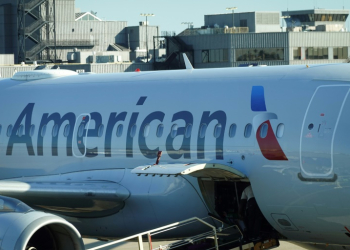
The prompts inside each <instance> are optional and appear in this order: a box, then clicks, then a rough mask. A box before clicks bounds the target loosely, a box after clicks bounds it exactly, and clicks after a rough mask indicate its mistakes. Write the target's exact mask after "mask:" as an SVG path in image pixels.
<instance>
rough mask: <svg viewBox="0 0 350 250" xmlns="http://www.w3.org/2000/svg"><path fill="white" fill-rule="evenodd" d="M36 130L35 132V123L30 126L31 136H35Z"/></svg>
mask: <svg viewBox="0 0 350 250" xmlns="http://www.w3.org/2000/svg"><path fill="white" fill-rule="evenodd" d="M34 132H35V125H34V124H32V126H30V130H29V136H30V137H33V135H34Z"/></svg>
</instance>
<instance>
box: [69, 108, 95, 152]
mask: <svg viewBox="0 0 350 250" xmlns="http://www.w3.org/2000/svg"><path fill="white" fill-rule="evenodd" d="M86 118H87V119H86ZM90 122H91V115H90V114H89V113H82V114H80V115H78V117H77V119H76V120H75V125H74V130H73V138H72V140H73V141H72V145H73V150H72V151H73V155H74V156H75V157H76V158H83V157H85V156H86V151H87V150H86V145H87V135H88V131H89V126H90ZM84 123H85V126H84V131H83V132H82V133H83V134H82V136H79V132H80V131H79V128H80V126H81V125H82V124H84ZM82 150H83V152H84V153H83V152H82Z"/></svg>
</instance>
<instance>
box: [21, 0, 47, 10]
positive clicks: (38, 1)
mask: <svg viewBox="0 0 350 250" xmlns="http://www.w3.org/2000/svg"><path fill="white" fill-rule="evenodd" d="M46 1H47V0H32V1H30V2H28V3H25V4H24V10H25V11H26V12H30V11H32V10H33V9H35V8H36V7H38V6H40V5H42V4H43V3H44V2H46Z"/></svg>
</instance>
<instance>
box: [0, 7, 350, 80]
mask: <svg viewBox="0 0 350 250" xmlns="http://www.w3.org/2000/svg"><path fill="white" fill-rule="evenodd" d="M348 16H349V10H326V9H312V10H300V11H283V12H282V13H281V12H279V11H270V12H263V11H253V12H244V13H226V14H208V15H205V16H204V25H203V26H201V27H198V28H194V27H189V28H188V29H186V30H184V31H182V32H181V33H180V34H178V35H174V34H166V35H165V36H162V37H160V36H159V33H160V32H159V27H158V26H150V25H148V23H146V22H144V21H142V22H140V23H139V25H138V26H127V22H126V21H104V20H101V19H100V18H99V17H98V16H97V14H96V13H94V12H92V11H91V12H80V11H79V10H76V9H75V0H0V64H8V65H12V64H14V63H15V64H19V63H21V62H26V63H27V64H28V63H32V62H34V61H39V62H53V61H56V62H65V63H69V64H65V65H64V66H63V65H62V67H61V68H68V69H72V70H74V71H85V72H90V71H94V72H96V73H111V72H124V71H133V70H135V69H136V68H139V69H141V70H142V71H145V70H164V69H180V68H184V67H185V65H184V62H183V59H182V56H181V54H182V53H186V54H187V55H188V57H189V59H190V61H191V62H192V64H193V66H194V68H219V67H239V66H247V65H293V64H320V63H321V64H322V63H346V62H349V58H350V32H348V30H347V29H346V26H345V24H346V20H347V18H348ZM281 23H282V24H281ZM147 49H148V50H147ZM147 52H148V53H147ZM9 54H10V55H9ZM147 54H148V55H149V58H148V59H147V58H146V55H147ZM11 55H12V56H11ZM55 59H56V60H55ZM147 62H148V63H147ZM7 67H10V66H7ZM28 69H29V67H28V68H26V69H24V68H21V67H18V66H17V68H16V69H11V68H6V72H5V69H4V67H0V75H2V77H5V76H6V77H9V76H11V75H12V74H13V72H14V71H15V70H16V71H20V70H28Z"/></svg>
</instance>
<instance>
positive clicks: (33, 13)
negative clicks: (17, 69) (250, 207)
mask: <svg viewBox="0 0 350 250" xmlns="http://www.w3.org/2000/svg"><path fill="white" fill-rule="evenodd" d="M18 2H19V3H18V9H17V13H18V15H17V16H18V60H17V61H18V62H19V63H20V62H25V61H31V60H38V59H44V58H43V57H45V56H46V57H47V58H45V59H47V60H50V54H51V53H50V51H49V50H50V47H48V43H49V42H48V41H49V40H53V39H54V37H55V35H54V33H55V28H54V27H55V21H54V12H55V6H54V4H55V0H31V1H29V2H26V0H18ZM28 39H30V40H31V41H33V42H34V43H35V45H33V46H32V47H31V48H30V47H28V44H32V42H31V43H26V41H27V40H28ZM44 50H46V51H45V52H46V53H42V52H43V51H44Z"/></svg>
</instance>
